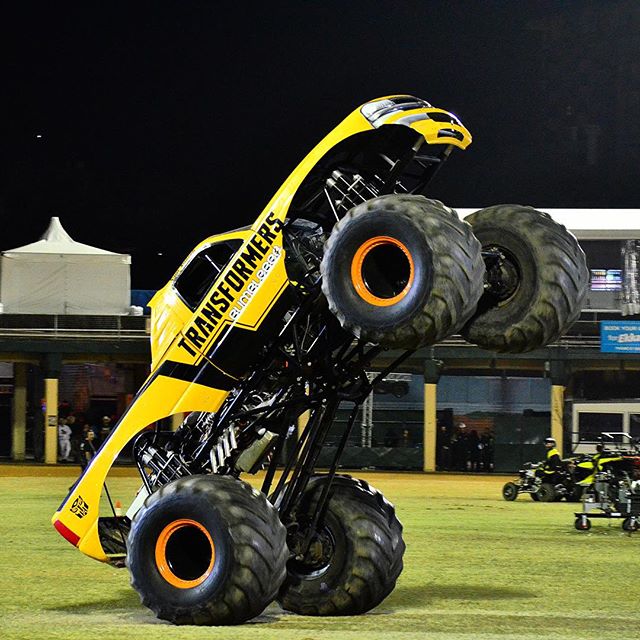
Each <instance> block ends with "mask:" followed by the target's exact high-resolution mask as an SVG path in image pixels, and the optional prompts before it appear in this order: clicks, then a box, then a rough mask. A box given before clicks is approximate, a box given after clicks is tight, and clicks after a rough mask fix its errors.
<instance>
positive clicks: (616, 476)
mask: <svg viewBox="0 0 640 640" xmlns="http://www.w3.org/2000/svg"><path fill="white" fill-rule="evenodd" d="M602 456H603V460H604V461H603V462H602V463H601V464H599V462H598V460H597V459H596V460H594V463H593V469H594V471H593V473H592V475H591V476H590V484H589V485H588V488H587V489H586V490H585V493H584V502H583V505H582V507H583V508H582V511H581V512H576V513H575V517H576V519H575V523H574V524H575V528H576V529H577V530H578V531H588V530H589V529H590V528H591V520H590V518H622V519H623V521H622V528H623V529H624V530H625V531H629V532H633V531H637V530H638V529H639V528H640V455H629V454H628V453H627V452H625V453H622V452H620V454H619V455H616V452H611V451H609V452H606V451H605V452H602ZM604 456H606V458H604Z"/></svg>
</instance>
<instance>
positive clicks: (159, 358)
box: [53, 95, 587, 624]
mask: <svg viewBox="0 0 640 640" xmlns="http://www.w3.org/2000/svg"><path fill="white" fill-rule="evenodd" d="M470 142H471V136H470V134H469V132H468V131H467V129H466V128H465V127H464V126H463V125H462V124H461V122H460V121H459V120H458V118H457V117H456V116H454V115H453V114H451V113H448V112H446V111H443V110H442V109H437V108H434V107H432V106H431V105H430V104H428V103H427V102H425V101H424V100H420V99H418V98H415V97H412V96H406V95H399V96H392V97H386V98H380V99H377V100H373V101H371V102H368V103H366V104H364V105H363V106H361V107H360V108H358V109H356V110H355V111H354V112H353V113H351V115H349V116H348V117H347V118H346V119H345V120H344V121H343V122H342V123H340V124H339V125H338V126H337V127H336V128H335V129H334V130H333V131H331V132H330V133H329V134H328V135H327V137H326V138H324V139H323V140H322V141H321V142H320V143H319V144H318V145H317V146H316V147H315V148H314V149H313V150H312V151H311V152H310V153H309V154H308V155H307V156H306V157H305V158H304V160H303V161H302V162H301V163H300V165H299V166H298V167H297V168H296V169H295V170H294V171H293V173H292V174H291V175H290V176H289V177H288V178H287V180H286V181H285V182H284V184H283V185H282V186H281V187H280V189H279V190H278V191H277V193H276V194H275V195H274V196H273V198H272V199H271V200H270V201H269V203H268V204H267V206H266V207H265V209H264V211H263V212H262V213H261V214H260V215H259V216H258V218H257V220H256V221H255V223H254V224H253V225H252V226H251V227H245V228H242V229H236V230H235V231H231V232H229V233H225V234H222V235H217V236H212V237H210V238H207V239H206V240H204V241H203V242H202V243H200V244H199V245H198V246H197V247H196V248H195V249H194V250H193V251H192V252H191V254H190V255H189V256H188V257H187V259H186V260H185V261H184V263H183V264H182V265H181V266H180V267H179V269H178V270H177V272H176V274H175V275H174V276H173V278H172V279H171V280H170V281H169V283H168V284H167V285H166V286H165V287H164V288H163V289H161V290H160V291H159V292H158V293H157V294H156V295H155V297H154V298H153V300H152V301H151V303H150V306H151V308H152V316H151V325H152V329H151V344H152V363H151V373H150V375H149V377H148V379H147V380H146V382H145V383H144V385H143V386H142V388H141V389H140V391H139V392H138V393H137V395H136V397H135V398H134V400H133V402H132V404H131V405H130V406H129V408H128V409H127V411H126V413H125V414H124V415H123V416H122V418H121V419H120V421H119V422H118V424H117V425H116V427H115V428H114V429H113V431H112V432H111V434H110V436H109V438H108V439H107V440H106V441H105V442H104V443H103V445H102V446H101V448H100V450H99V451H98V453H97V455H96V456H95V457H94V459H93V460H92V461H91V464H90V465H89V466H88V468H87V469H86V471H85V472H84V474H83V475H82V477H81V478H80V479H79V480H78V482H77V483H76V484H75V485H74V487H72V489H71V491H70V493H69V495H68V496H67V497H66V498H65V499H64V501H63V502H62V504H61V505H60V507H59V509H58V511H57V512H56V513H55V515H54V516H53V524H54V526H55V528H56V529H57V530H58V531H59V532H60V533H61V534H62V536H64V537H65V538H66V539H67V540H68V541H69V542H71V543H72V544H74V545H75V546H77V547H78V548H79V549H80V551H82V552H83V553H85V554H87V555H89V556H91V557H93V558H96V559H98V560H101V561H103V562H109V563H112V564H115V565H122V564H123V563H124V561H125V559H126V564H127V566H128V568H129V571H130V573H131V582H132V585H133V587H134V588H135V589H136V590H137V591H138V592H139V594H140V597H141V599H142V602H143V604H145V605H146V606H148V607H149V608H151V609H152V610H153V611H154V612H155V613H156V615H157V616H158V617H160V618H163V619H166V620H170V621H172V622H174V623H177V624H234V623H240V622H243V621H245V620H248V619H250V618H252V617H254V616H256V615H258V614H259V613H260V612H261V611H262V610H263V609H264V608H265V607H266V606H267V605H268V604H269V603H270V602H271V601H273V600H274V599H277V600H278V601H279V602H280V604H281V605H282V607H283V608H285V609H287V610H289V611H293V612H298V613H302V614H305V615H353V614H357V613H362V612H365V611H368V610H369V609H371V608H373V607H375V606H376V605H378V604H379V603H380V602H382V600H384V598H386V596H387V595H388V594H389V593H390V592H391V591H392V590H393V588H394V586H395V583H396V580H397V578H398V576H399V575H400V572H401V571H402V558H403V553H404V549H405V545H404V542H403V539H402V526H401V524H400V522H399V520H398V518H397V517H396V514H395V511H394V508H393V506H392V505H391V504H390V503H389V502H388V501H387V500H386V499H385V498H384V497H383V496H382V495H381V494H380V493H379V492H378V491H376V490H375V489H373V488H372V487H370V486H369V485H368V484H367V483H365V482H363V481H361V480H357V479H354V478H351V477H349V476H343V475H339V474H337V468H338V462H339V459H340V456H341V454H342V451H343V450H344V448H345V446H346V443H347V438H348V436H349V433H350V431H351V428H352V427H353V423H354V421H355V418H356V413H357V410H358V407H359V405H360V404H361V403H362V402H363V401H364V399H365V398H366V397H367V395H368V394H369V393H370V391H371V389H372V387H373V385H375V383H376V382H377V381H378V380H382V379H383V378H384V376H385V375H386V374H387V373H389V372H390V371H392V370H393V369H394V368H396V367H398V366H399V365H400V364H401V363H402V361H403V360H405V359H406V358H407V357H408V356H409V355H410V354H411V353H413V352H414V351H415V350H416V349H417V348H419V347H421V346H425V345H432V344H434V343H436V342H438V341H439V340H442V339H443V338H445V337H447V336H449V335H451V334H454V333H457V332H462V334H463V335H464V336H465V337H466V338H467V339H468V340H470V341H471V342H473V343H475V344H478V345H480V346H482V347H484V348H486V349H489V350H492V351H502V352H522V351H526V350H530V349H535V348H537V347H540V346H542V345H544V344H547V343H548V342H550V341H552V340H555V339H556V338H557V337H558V336H560V335H561V334H562V333H563V332H564V331H565V330H566V329H567V327H568V326H569V325H570V324H571V323H572V322H573V321H574V320H575V319H576V317H577V316H578V314H579V312H580V304H581V301H582V298H583V295H584V293H585V287H586V283H587V270H586V265H585V259H584V254H583V253H582V251H581V249H580V247H579V245H578V243H577V241H576V239H575V238H574V237H573V236H572V235H571V234H570V233H568V232H567V230H566V229H565V228H564V227H562V226H560V225H558V224H556V223H555V222H554V221H553V220H552V219H551V218H550V217H549V216H548V215H547V214H545V213H540V212H538V211H536V210H534V209H532V208H530V207H524V206H519V205H500V206H495V207H489V208H487V209H483V210H481V211H478V212H476V213H474V214H473V215H471V216H470V217H469V218H467V221H466V222H463V221H461V220H459V219H458V216H457V214H456V212H455V211H454V210H452V209H450V208H449V207H446V206H445V205H443V204H442V203H440V202H438V201H435V200H428V199H426V198H425V197H424V196H422V195H419V193H420V192H421V191H422V190H423V189H424V188H425V186H426V185H427V183H428V182H429V180H430V179H431V178H432V177H433V176H434V174H435V173H436V171H437V170H438V169H439V168H440V167H441V166H442V164H443V163H444V161H445V160H446V159H447V158H448V156H449V155H450V153H451V151H452V150H453V149H454V148H459V149H465V148H466V147H467V146H468V145H469V144H470ZM384 349H395V350H398V352H397V357H396V358H395V360H394V361H393V362H392V364H391V365H390V366H388V367H387V368H386V369H384V370H383V371H381V372H380V373H379V375H378V376H377V377H376V378H374V379H373V380H370V379H369V378H368V377H367V375H366V372H367V370H369V369H370V366H371V363H372V362H373V360H374V359H375V357H376V356H377V355H378V354H379V353H380V352H381V351H382V350H384ZM345 401H347V402H351V403H352V406H353V410H352V412H351V414H350V419H349V420H348V423H347V425H346V427H345V430H344V434H343V436H342V439H341V441H340V444H339V446H338V447H337V451H336V455H335V458H334V460H333V463H332V464H331V466H330V468H329V469H328V471H327V472H326V473H325V474H322V475H321V474H318V473H317V472H316V470H315V467H316V460H317V458H318V455H319V453H320V451H321V448H322V446H323V442H324V441H325V438H326V436H327V434H328V432H329V429H330V427H331V425H332V419H333V416H334V414H335V412H336V410H337V408H338V405H339V404H340V403H341V402H345ZM187 412H190V415H189V416H188V417H187V419H186V420H185V422H184V423H183V424H182V426H181V427H180V428H179V429H178V430H177V431H176V432H175V433H174V432H163V431H161V430H159V429H157V428H156V429H153V428H148V426H149V425H152V424H154V423H157V422H158V421H159V420H161V419H163V418H165V417H168V416H171V415H173V414H177V413H187ZM303 414H305V415H306V416H308V420H307V421H306V426H305V427H304V429H303V430H302V431H301V433H300V434H299V437H298V435H297V433H296V422H297V420H298V418H299V417H300V416H302V415H303ZM135 436H137V438H136V440H135V443H134V446H133V451H134V456H135V460H136V463H137V465H138V469H139V471H140V475H141V478H142V483H143V486H142V488H141V490H140V492H139V493H138V495H137V497H136V498H135V500H134V501H133V503H132V505H131V507H130V508H129V510H128V511H127V515H126V516H122V517H116V516H115V513H114V516H113V517H102V516H100V514H99V502H100V496H101V490H102V486H103V484H104V481H105V478H106V476H107V473H108V471H109V469H110V467H111V466H112V464H113V462H114V460H115V459H116V457H117V456H118V454H119V453H120V451H121V450H122V449H123V447H124V446H125V445H126V444H127V443H128V442H129V441H130V440H131V439H132V438H134V437H135ZM291 441H293V442H295V446H287V447H286V449H288V450H289V452H288V455H286V456H285V455H284V452H285V442H291ZM283 458H284V460H283ZM281 461H282V468H281V469H279V470H278V467H279V465H280V463H281ZM263 467H266V473H265V476H264V479H263V481H262V490H261V491H257V490H254V489H253V488H252V487H251V486H250V485H249V484H247V483H246V482H245V481H244V480H242V479H240V476H241V475H242V474H253V473H255V472H256V471H258V470H259V469H261V468H263ZM277 471H278V473H277Z"/></svg>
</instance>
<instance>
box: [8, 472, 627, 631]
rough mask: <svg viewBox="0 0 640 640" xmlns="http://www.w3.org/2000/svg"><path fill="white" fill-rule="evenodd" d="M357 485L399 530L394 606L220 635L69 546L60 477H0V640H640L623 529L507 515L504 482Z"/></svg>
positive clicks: (531, 513) (118, 489)
mask: <svg viewBox="0 0 640 640" xmlns="http://www.w3.org/2000/svg"><path fill="white" fill-rule="evenodd" d="M3 471H4V473H7V470H6V468H5V469H3V468H2V467H0V475H2V473H3ZM63 473H64V472H63ZM361 475H362V477H365V478H366V479H367V480H369V481H370V482H371V483H372V484H374V485H375V486H376V487H377V488H379V489H380V490H382V491H383V492H384V493H385V495H387V497H388V498H389V499H390V500H391V501H393V502H395V504H396V506H397V510H398V514H399V516H400V519H401V520H402V522H403V524H404V527H405V539H406V542H407V552H406V555H405V569H404V572H403V574H402V575H401V577H400V580H399V581H398V585H397V587H396V590H395V591H394V592H393V593H392V595H391V596H390V597H389V598H388V599H387V600H386V601H385V602H383V603H382V605H380V606H379V607H378V608H377V609H375V610H374V611H372V612H370V613H369V614H367V615H364V616H358V617H345V618H312V617H302V616H295V615H290V614H286V613H284V612H283V611H282V610H280V608H279V607H277V605H272V606H270V607H269V608H268V609H267V610H266V611H265V613H264V614H263V615H262V616H261V617H260V618H258V619H256V620H255V621H253V623H251V624H247V625H244V626H241V627H227V628H202V627H173V626H171V625H169V624H166V623H164V622H161V621H159V620H157V619H156V618H155V617H154V616H153V614H152V613H151V612H150V611H148V610H147V609H144V608H142V607H141V606H140V605H139V603H138V596H137V594H136V593H135V592H133V591H132V590H131V589H130V587H129V576H128V574H127V571H126V569H122V570H116V569H112V568H110V567H108V566H105V565H102V564H100V563H97V562H95V561H92V560H90V559H89V558H87V557H85V556H83V555H82V554H81V553H79V552H78V551H77V550H75V549H73V548H72V547H71V546H70V545H69V544H68V543H67V542H65V541H64V540H63V539H62V538H61V537H60V536H59V535H58V534H57V533H56V532H55V531H54V530H53V528H52V527H51V525H50V523H49V519H50V517H51V515H52V513H53V512H54V511H55V509H56V507H57V506H58V504H59V502H60V500H61V498H62V497H64V495H65V493H66V489H67V487H68V486H69V484H70V481H71V477H70V476H66V477H65V476H58V477H56V476H53V477H30V476H24V477H7V476H5V477H0V514H1V516H2V517H1V520H0V569H1V571H0V638H1V639H2V640H13V639H18V638H25V639H26V638H29V639H32V638H36V639H45V638H60V639H64V640H76V639H80V638H83V639H88V638H145V639H148V638H163V639H164V638H170V639H173V638H180V639H183V638H184V639H189V638H207V639H211V638H220V639H225V640H233V639H236V638H250V639H251V640H269V639H272V638H273V639H275V638H277V639H278V640H288V639H296V640H309V639H311V638H314V639H315V638H318V639H324V638H332V639H337V640H339V639H343V638H345V639H353V640H359V639H362V640H364V639H366V638H367V639H368V638H384V639H385V640H395V639H400V638H402V639H407V640H409V639H412V638H438V639H442V640H445V639H453V638H456V639H463V638H464V639H478V638H482V639H489V638H500V639H502V640H507V639H510V638H513V639H519V640H520V639H523V638H536V640H538V639H540V638H563V639H564V638H566V639H570V640H576V639H580V640H586V639H590V638H593V639H599V640H604V639H608V638H612V639H613V638H615V639H623V638H624V639H627V638H628V639H631V638H638V637H640V607H639V606H638V593H637V585H638V576H639V575H640V533H638V534H634V535H629V534H625V533H623V532H622V530H621V528H620V521H619V520H611V521H608V520H595V521H594V525H593V528H592V529H591V531H590V532H588V533H581V532H578V531H576V530H575V529H574V528H573V515H572V512H573V510H574V508H575V507H576V505H570V504H566V503H551V504H542V503H534V502H532V501H531V500H530V499H529V498H528V497H527V496H521V497H520V498H518V500H517V501H516V502H512V503H507V502H504V501H503V500H502V499H501V497H500V488H501V485H502V484H503V483H504V482H505V478H500V477H487V476H485V477H468V476H439V475H428V476H424V475H418V474H406V475H405V474H384V473H380V474H371V473H369V474H364V473H363V474H361ZM137 484H138V483H137V481H136V479H135V478H134V477H116V478H112V479H111V480H110V490H111V493H112V494H113V495H114V496H115V497H119V498H121V499H122V501H123V503H125V507H126V502H127V501H126V499H125V498H126V497H127V496H130V495H131V494H132V493H133V492H134V490H135V488H137Z"/></svg>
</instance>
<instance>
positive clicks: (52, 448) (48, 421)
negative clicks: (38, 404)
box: [44, 378, 58, 464]
mask: <svg viewBox="0 0 640 640" xmlns="http://www.w3.org/2000/svg"><path fill="white" fill-rule="evenodd" d="M44 402H45V407H46V412H45V416H44V461H45V462H46V463H47V464H56V462H57V461H58V378H45V379H44Z"/></svg>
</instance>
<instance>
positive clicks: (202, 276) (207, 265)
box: [174, 240, 242, 310]
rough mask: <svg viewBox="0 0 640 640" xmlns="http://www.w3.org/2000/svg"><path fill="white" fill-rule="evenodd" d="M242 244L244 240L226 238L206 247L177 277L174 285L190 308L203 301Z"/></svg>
mask: <svg viewBox="0 0 640 640" xmlns="http://www.w3.org/2000/svg"><path fill="white" fill-rule="evenodd" d="M241 244H242V240H226V241H225V242H218V243H216V244H212V245H211V246H209V247H206V248H205V249H203V250H202V251H200V253H199V254H198V255H196V256H195V257H194V258H193V259H192V260H191V262H190V263H189V264H188V265H187V266H186V267H185V268H184V270H183V271H182V273H181V274H180V275H179V276H178V277H177V278H176V281H175V283H174V286H175V288H176V290H177V292H178V293H179V294H180V297H181V298H182V299H183V300H184V302H185V303H186V304H187V306H188V307H189V308H190V309H192V310H193V309H195V308H196V307H197V306H198V305H199V304H200V303H201V302H202V300H203V298H204V297H205V295H206V293H207V291H209V289H210V288H211V285H212V284H213V283H214V282H215V280H216V278H217V277H218V275H219V274H220V272H221V271H222V270H223V269H224V268H225V267H226V266H227V263H228V262H229V259H230V258H231V256H233V254H234V253H235V252H236V251H237V250H238V249H239V247H240V245H241Z"/></svg>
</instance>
